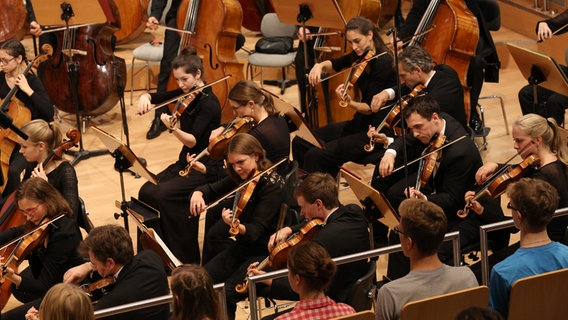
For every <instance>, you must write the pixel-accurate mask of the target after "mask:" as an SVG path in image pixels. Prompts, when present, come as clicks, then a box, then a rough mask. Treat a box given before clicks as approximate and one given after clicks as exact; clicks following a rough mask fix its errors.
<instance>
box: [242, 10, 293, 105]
mask: <svg viewBox="0 0 568 320" xmlns="http://www.w3.org/2000/svg"><path fill="white" fill-rule="evenodd" d="M260 32H261V33H262V36H263V37H293V36H294V33H295V32H296V27H295V26H294V25H291V24H285V23H281V22H280V20H279V19H278V16H277V15H276V13H267V14H265V15H264V17H262V22H261V24H260ZM295 57H296V52H289V53H286V54H268V53H260V52H253V53H252V54H251V55H250V56H249V57H248V65H247V77H248V76H250V79H251V80H254V74H253V67H254V66H257V67H260V84H261V86H262V85H263V83H267V84H268V83H270V82H269V81H264V79H263V74H262V69H263V68H264V67H270V68H281V69H282V79H281V80H276V81H273V82H275V83H276V84H277V85H278V86H279V87H280V94H284V91H285V90H286V88H287V87H288V86H290V85H292V84H294V83H295V82H296V80H289V79H286V67H289V66H291V65H293V64H294V59H295Z"/></svg>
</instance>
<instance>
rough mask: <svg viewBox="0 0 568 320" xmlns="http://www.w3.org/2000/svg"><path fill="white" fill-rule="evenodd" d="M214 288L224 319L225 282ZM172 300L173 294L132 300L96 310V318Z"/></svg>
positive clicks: (224, 318)
mask: <svg viewBox="0 0 568 320" xmlns="http://www.w3.org/2000/svg"><path fill="white" fill-rule="evenodd" d="M213 288H214V289H215V291H217V295H218V296H219V304H220V307H221V317H222V320H226V319H227V299H226V298H225V297H226V295H225V284H224V283H219V284H216V285H214V286H213ZM170 302H172V295H171V294H168V295H165V296H161V297H155V298H151V299H146V300H141V301H136V302H132V303H127V304H123V305H120V306H116V307H110V308H106V309H101V310H97V311H95V319H100V318H105V317H110V316H114V315H116V314H120V313H125V312H130V311H134V310H139V309H144V308H150V307H154V306H159V305H162V304H168V303H170Z"/></svg>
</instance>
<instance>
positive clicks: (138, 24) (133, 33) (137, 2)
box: [114, 0, 150, 44]
mask: <svg viewBox="0 0 568 320" xmlns="http://www.w3.org/2000/svg"><path fill="white" fill-rule="evenodd" d="M148 2H150V0H114V3H115V4H116V6H117V7H118V12H119V13H120V30H118V31H116V32H115V33H114V35H115V37H116V43H118V44H122V43H127V42H130V41H132V40H134V39H136V38H137V37H138V36H139V35H140V34H142V32H144V29H145V28H146V20H148Z"/></svg>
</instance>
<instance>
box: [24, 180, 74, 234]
mask: <svg viewBox="0 0 568 320" xmlns="http://www.w3.org/2000/svg"><path fill="white" fill-rule="evenodd" d="M16 201H17V203H18V207H19V208H20V210H22V212H23V213H24V215H25V216H26V219H27V223H26V224H27V225H28V227H33V226H37V225H39V224H40V223H41V222H42V221H43V220H44V218H50V219H52V218H54V217H56V216H58V215H59V214H65V215H67V216H71V215H72V214H73V212H72V211H71V208H70V207H69V203H67V200H65V198H63V196H62V195H61V193H59V191H57V189H55V187H54V186H52V185H51V184H50V183H49V182H47V181H45V180H43V179H42V178H37V177H36V178H29V179H27V180H26V181H24V182H22V184H21V185H20V186H19V187H18V189H17V190H16Z"/></svg>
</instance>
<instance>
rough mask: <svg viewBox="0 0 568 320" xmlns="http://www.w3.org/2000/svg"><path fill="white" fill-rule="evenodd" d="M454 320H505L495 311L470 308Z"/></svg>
mask: <svg viewBox="0 0 568 320" xmlns="http://www.w3.org/2000/svg"><path fill="white" fill-rule="evenodd" d="M454 320H503V317H502V316H501V314H500V313H499V312H497V311H495V310H493V309H489V308H482V307H469V308H467V309H465V310H463V311H461V312H460V313H458V315H457V316H456V317H455V318H454Z"/></svg>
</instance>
